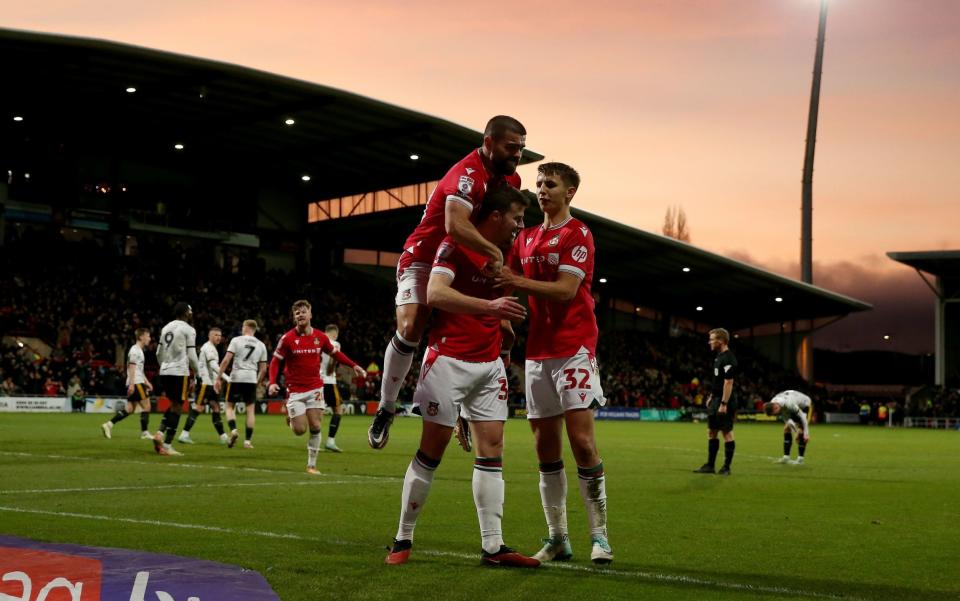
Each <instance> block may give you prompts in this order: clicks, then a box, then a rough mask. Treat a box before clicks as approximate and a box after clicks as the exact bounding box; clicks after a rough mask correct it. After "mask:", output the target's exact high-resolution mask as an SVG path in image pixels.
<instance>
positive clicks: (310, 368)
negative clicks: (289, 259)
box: [267, 300, 367, 474]
mask: <svg viewBox="0 0 960 601" xmlns="http://www.w3.org/2000/svg"><path fill="white" fill-rule="evenodd" d="M292 311H293V322H294V324H295V326H294V328H293V329H292V330H290V331H289V332H287V333H286V334H284V335H283V336H282V337H281V338H280V341H279V342H278V343H277V348H276V349H275V350H274V351H273V361H271V362H270V387H269V388H268V389H267V394H268V395H270V396H274V395H276V394H277V393H278V392H279V391H280V386H279V385H278V384H277V378H278V377H279V376H280V362H283V376H284V378H285V379H286V383H287V416H288V417H289V418H290V429H291V430H293V433H294V434H296V435H297V436H302V435H303V434H304V433H305V432H306V431H307V429H308V428H309V430H310V438H309V440H308V441H307V473H309V474H316V473H318V472H317V453H319V452H320V432H321V427H322V420H323V410H324V408H325V407H326V405H325V404H324V402H323V379H322V378H321V376H320V355H321V353H327V354H328V355H330V356H331V357H333V359H334V360H336V361H339V362H340V363H343V364H344V365H347V366H349V367H352V368H353V371H354V372H356V374H357V375H358V376H361V377H363V378H366V377H367V372H366V371H365V370H364V369H363V368H362V367H360V366H359V365H357V364H356V363H355V362H354V361H353V359H351V358H350V357H347V356H346V355H344V354H343V353H341V352H339V351H336V350H334V348H333V344H331V343H330V339H329V338H327V335H326V334H324V333H323V332H320V331H317V330H315V329H313V326H311V325H310V320H311V319H312V318H313V313H312V311H311V308H310V303H308V302H307V301H305V300H298V301H296V302H295V303H293V307H292Z"/></svg>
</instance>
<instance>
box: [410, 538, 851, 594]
mask: <svg viewBox="0 0 960 601" xmlns="http://www.w3.org/2000/svg"><path fill="white" fill-rule="evenodd" d="M417 553H418V554H423V555H433V556H437V557H458V558H461V559H476V557H477V556H476V555H470V554H468V553H453V552H450V551H431V550H419V549H418V550H417ZM544 567H545V568H547V569H549V570H572V571H576V572H589V573H591V574H604V575H608V576H619V577H624V578H641V579H644V580H655V581H658V582H668V583H670V582H676V583H681V584H692V585H696V586H712V587H717V588H729V589H735V590H744V591H749V592H754V593H771V594H778V595H793V596H797V597H811V598H815V599H843V600H844V601H868V600H867V599H863V598H861V597H852V596H849V595H831V594H830V593H818V592H816V591H803V590H799V589H792V588H786V587H781V586H763V585H756V584H744V583H741V582H724V581H722V580H707V579H706V578H694V577H692V576H681V575H678V574H663V573H661V572H640V571H635V570H612V569H610V568H594V567H591V566H580V565H574V564H569V563H550V564H545V565H544Z"/></svg>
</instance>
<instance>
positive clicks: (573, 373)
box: [563, 367, 590, 390]
mask: <svg viewBox="0 0 960 601" xmlns="http://www.w3.org/2000/svg"><path fill="white" fill-rule="evenodd" d="M578 374H582V375H583V378H582V379H581V380H580V384H579V385H578V384H577V375H578ZM563 375H564V376H566V377H567V382H566V384H564V386H563V389H564V390H573V389H574V388H580V389H581V390H590V384H588V382H589V381H590V372H589V371H588V370H586V369H583V368H582V367H581V368H580V369H565V370H563Z"/></svg>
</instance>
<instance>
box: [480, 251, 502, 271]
mask: <svg viewBox="0 0 960 601" xmlns="http://www.w3.org/2000/svg"><path fill="white" fill-rule="evenodd" d="M494 250H495V251H496V254H495V255H493V256H492V257H490V260H488V261H487V264H486V265H484V266H483V271H484V272H487V273H489V274H491V275H497V274H499V273H500V272H501V271H502V270H503V253H502V252H500V249H499V248H497V249H494Z"/></svg>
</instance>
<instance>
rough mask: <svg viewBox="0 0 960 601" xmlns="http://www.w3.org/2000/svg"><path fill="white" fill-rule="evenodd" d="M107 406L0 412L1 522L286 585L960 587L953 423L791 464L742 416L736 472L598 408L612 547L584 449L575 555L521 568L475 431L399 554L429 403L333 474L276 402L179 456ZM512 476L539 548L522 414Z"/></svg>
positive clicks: (412, 593) (792, 590)
mask: <svg viewBox="0 0 960 601" xmlns="http://www.w3.org/2000/svg"><path fill="white" fill-rule="evenodd" d="M107 417H109V416H106V415H81V414H71V415H62V414H57V415H52V414H45V415H21V414H13V415H11V414H2V415H0V533H2V534H10V535H17V536H24V537H29V538H33V539H36V540H41V541H49V542H68V543H77V544H84V545H91V546H105V547H123V548H129V549H138V550H143V551H150V552H157V553H170V554H176V555H181V556H187V557H197V558H204V559H210V560H216V561H224V562H227V563H233V564H237V565H240V566H243V567H245V568H250V569H253V570H257V571H259V572H260V573H261V574H263V575H264V576H265V577H266V578H267V580H268V581H269V582H270V584H271V585H272V586H273V588H274V590H275V591H276V592H277V593H278V594H279V596H280V597H281V598H282V599H284V600H285V601H295V600H299V599H304V600H306V599H374V600H378V601H379V600H383V599H410V598H414V599H416V598H424V597H427V598H443V599H465V600H466V599H470V600H474V599H478V598H482V599H484V600H488V599H510V600H511V601H517V600H521V599H537V600H542V599H545V598H559V599H564V600H568V599H570V600H574V599H584V600H590V601H595V600H597V599H631V600H632V599H658V600H672V599H722V600H730V601H733V600H741V599H839V598H843V599H847V598H854V599H876V600H885V599H912V600H926V599H930V600H934V599H936V600H938V601H940V600H943V599H953V598H960V582H958V580H957V578H956V576H957V574H958V573H960V559H958V557H960V536H958V535H957V509H956V508H957V500H958V499H960V452H958V451H960V434H958V433H957V432H954V431H922V430H890V429H885V428H861V427H854V426H847V427H844V426H814V428H813V432H812V433H813V439H812V440H811V442H810V446H809V448H808V453H807V454H808V464H807V465H804V466H792V465H776V464H774V463H773V461H774V460H775V459H776V458H778V457H779V456H780V454H781V452H780V451H781V444H782V435H781V429H780V428H779V427H776V426H773V425H770V424H740V425H738V426H737V429H736V434H737V454H736V458H735V460H734V464H733V476H732V477H730V478H722V477H719V476H710V475H699V474H693V473H691V470H692V469H694V468H696V467H699V466H700V464H702V463H703V461H704V459H705V455H706V442H705V439H706V435H705V434H706V432H705V430H706V428H705V426H704V425H702V424H679V423H678V424H661V423H624V422H598V423H597V439H598V444H599V447H600V450H601V454H602V456H603V459H604V465H605V467H606V472H607V495H608V498H609V507H610V515H609V531H610V542H611V545H612V547H613V550H614V553H615V555H616V559H615V561H614V563H613V564H612V565H611V566H610V567H609V568H606V569H601V568H596V567H594V566H593V565H592V564H591V563H590V561H589V555H590V547H589V537H588V529H587V524H586V516H585V515H584V510H583V503H582V501H581V499H580V495H579V489H578V484H577V478H576V473H575V468H574V462H573V460H572V458H571V456H570V455H569V452H568V451H567V452H566V454H565V457H564V461H565V463H566V471H567V478H568V481H569V489H570V492H569V495H568V511H569V522H570V527H571V539H572V543H573V549H574V560H573V561H572V562H570V563H569V564H562V565H558V564H554V565H548V566H545V567H544V568H541V569H539V570H526V571H516V570H514V571H511V570H505V569H497V568H489V567H483V566H481V565H480V561H479V550H480V540H479V539H480V536H479V531H478V527H477V518H476V513H475V509H474V506H473V500H472V494H471V485H470V480H471V477H472V458H471V455H468V454H467V453H464V452H463V451H461V450H460V449H459V448H458V447H457V446H456V442H455V441H454V442H453V443H452V444H451V446H450V447H448V449H447V454H446V456H445V457H444V460H443V462H442V463H441V465H440V467H439V469H438V470H437V476H436V478H435V480H434V485H433V489H432V490H431V494H430V498H429V500H428V502H427V504H426V508H425V509H424V510H423V513H422V514H421V516H420V520H419V523H418V527H417V533H416V539H415V541H414V548H413V554H412V556H411V561H410V563H409V564H407V565H405V566H385V565H384V564H383V559H384V557H385V555H386V550H385V547H386V545H388V544H389V543H390V542H391V539H392V537H393V535H394V533H395V532H396V526H397V518H398V514H399V498H400V489H401V486H402V478H403V474H404V471H405V469H406V466H407V463H408V462H409V460H410V458H411V457H412V455H413V453H414V451H415V450H416V445H417V441H418V440H419V435H420V420H419V419H417V418H410V419H397V420H396V422H395V424H394V426H393V428H392V430H391V435H390V443H389V445H388V446H387V447H386V448H385V449H384V450H382V451H373V450H371V449H370V448H368V447H367V444H366V429H367V426H368V425H369V418H367V417H344V420H343V423H342V425H341V427H340V433H339V435H338V436H337V444H338V445H339V446H340V447H341V448H342V449H343V450H344V453H342V454H335V453H330V452H322V453H321V454H320V459H319V462H318V468H319V469H320V470H321V472H322V473H323V475H322V476H320V477H317V476H310V475H307V474H306V473H304V467H305V464H306V449H305V444H306V438H305V437H301V438H297V437H294V436H293V435H292V434H291V433H290V432H289V430H287V429H286V428H285V426H284V423H283V420H282V418H280V417H276V416H258V419H257V428H256V436H255V438H254V444H255V445H256V448H255V449H254V450H245V449H242V448H239V446H240V445H238V447H237V448H234V449H231V450H228V449H226V448H225V447H222V446H221V445H219V444H218V443H217V442H216V435H215V433H214V432H213V428H212V427H211V426H210V422H209V416H202V417H201V418H200V419H199V420H198V423H197V425H196V426H195V427H194V429H193V433H192V434H193V438H194V440H196V441H197V444H195V445H192V446H191V445H183V444H177V445H176V446H177V448H179V449H180V450H181V451H183V452H184V453H185V456H183V457H177V458H167V457H159V456H157V455H155V454H154V453H153V451H152V445H151V443H150V441H145V440H139V439H138V438H137V437H138V436H139V422H138V419H137V417H136V416H133V417H130V418H128V419H127V420H126V421H124V422H121V423H120V424H118V425H117V427H116V428H115V429H114V431H113V439H112V440H106V439H104V438H103V437H102V436H101V434H100V430H99V425H100V423H101V422H103V421H104V419H106V418H107ZM151 418H152V419H151V422H152V423H151V426H152V427H156V425H157V423H158V416H156V415H153V416H151ZM324 434H326V420H325V422H324ZM241 435H242V426H241ZM794 452H795V451H794ZM722 456H723V449H722V448H721V451H720V460H719V461H718V464H719V462H720V461H722ZM504 478H505V480H506V483H507V488H506V504H505V508H504V509H505V516H504V533H505V539H506V542H507V544H508V545H511V546H513V547H515V548H516V549H517V550H519V551H521V552H524V553H528V554H532V553H534V552H535V551H536V550H537V549H538V548H539V540H540V538H541V537H543V536H544V535H545V533H546V527H545V525H544V521H543V514H542V510H541V508H540V497H539V493H538V484H537V483H538V476H537V463H536V459H535V456H534V453H533V440H532V436H531V434H530V432H529V428H528V426H527V424H525V423H524V422H523V421H522V420H511V421H509V422H508V423H507V427H506V444H505V451H504ZM58 489H59V492H57V490H58ZM24 510H25V511H29V513H27V512H24ZM67 513H69V514H76V515H63V514H67ZM95 516H100V517H104V518H107V519H97V518H96V517H95ZM120 520H123V521H120Z"/></svg>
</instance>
